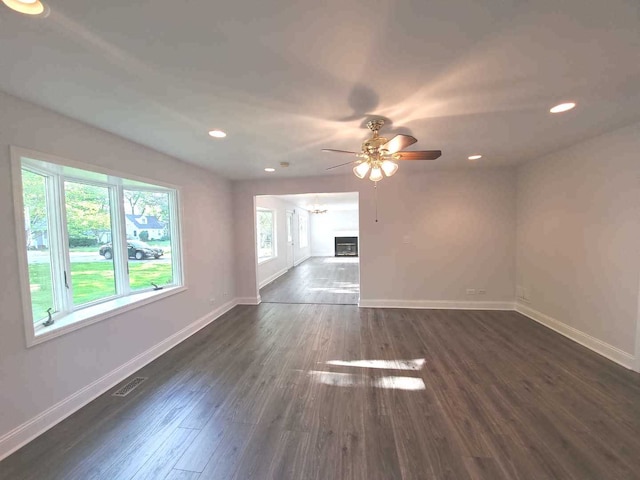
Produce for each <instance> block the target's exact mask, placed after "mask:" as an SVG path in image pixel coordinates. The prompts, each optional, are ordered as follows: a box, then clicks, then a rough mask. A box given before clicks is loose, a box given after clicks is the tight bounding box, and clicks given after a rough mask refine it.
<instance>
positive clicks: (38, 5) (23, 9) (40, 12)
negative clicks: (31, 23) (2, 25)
mask: <svg viewBox="0 0 640 480" xmlns="http://www.w3.org/2000/svg"><path fill="white" fill-rule="evenodd" d="M2 3H4V4H5V5H6V6H7V7H9V8H10V9H11V10H15V11H16V12H20V13H24V14H25V15H34V16H42V17H46V16H47V15H48V14H49V7H47V5H46V4H44V3H43V2H41V1H40V0H2Z"/></svg>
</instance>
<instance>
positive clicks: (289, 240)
mask: <svg viewBox="0 0 640 480" xmlns="http://www.w3.org/2000/svg"><path fill="white" fill-rule="evenodd" d="M293 247H294V243H293V212H292V211H291V210H287V268H292V267H293V262H294V260H295V259H294V257H293Z"/></svg>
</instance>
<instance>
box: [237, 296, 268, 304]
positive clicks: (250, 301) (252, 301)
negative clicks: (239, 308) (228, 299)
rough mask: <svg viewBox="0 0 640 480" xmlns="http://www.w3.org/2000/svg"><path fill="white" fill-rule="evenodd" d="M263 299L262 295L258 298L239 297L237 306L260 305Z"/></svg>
mask: <svg viewBox="0 0 640 480" xmlns="http://www.w3.org/2000/svg"><path fill="white" fill-rule="evenodd" d="M260 302H262V299H261V298H260V295H258V296H257V297H238V298H236V305H260Z"/></svg>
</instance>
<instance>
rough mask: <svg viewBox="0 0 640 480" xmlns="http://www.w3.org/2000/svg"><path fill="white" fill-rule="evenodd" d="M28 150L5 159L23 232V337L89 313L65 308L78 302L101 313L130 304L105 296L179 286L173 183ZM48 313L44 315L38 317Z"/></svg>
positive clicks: (80, 306) (84, 318)
mask: <svg viewBox="0 0 640 480" xmlns="http://www.w3.org/2000/svg"><path fill="white" fill-rule="evenodd" d="M12 154H13V150H12ZM32 155H34V156H37V155H36V154H35V152H29V153H28V156H27V155H23V154H19V157H15V156H14V157H13V160H12V161H13V162H14V165H18V168H17V169H16V170H14V172H16V173H17V172H19V177H18V176H17V177H16V180H17V181H20V182H21V183H22V192H23V194H22V198H16V199H15V201H16V202H17V203H18V205H20V204H21V205H22V206H23V208H21V211H22V215H17V216H16V219H17V225H16V227H17V229H18V231H19V232H20V233H22V232H24V247H23V248H24V250H23V252H22V254H21V256H22V258H23V259H26V265H24V263H21V270H22V271H21V281H22V286H23V291H24V296H25V298H26V299H29V300H28V302H30V304H31V312H30V313H29V312H28V311H27V312H25V322H27V323H28V327H29V328H33V337H30V333H29V329H27V343H28V344H29V342H31V341H35V337H37V336H39V335H41V334H47V333H53V332H54V331H55V330H57V329H58V325H60V324H59V323H58V321H59V320H64V321H65V323H63V324H62V325H63V327H66V326H68V325H69V322H73V321H78V322H83V321H88V320H90V319H91V318H93V317H92V315H93V313H94V311H93V310H89V311H88V312H89V313H88V314H87V315H77V316H76V315H73V316H71V315H70V314H71V313H75V312H77V311H79V310H82V309H84V308H85V307H89V306H92V305H94V304H96V303H100V304H101V305H103V308H100V309H97V310H95V311H96V312H97V311H99V312H100V314H103V313H104V312H106V311H108V310H109V309H119V308H122V307H123V306H125V305H128V304H130V302H119V301H118V302H113V303H110V302H109V300H115V299H120V298H122V297H127V296H130V295H131V296H133V295H134V294H139V293H141V292H143V291H149V290H153V289H155V288H156V286H157V289H160V288H161V287H164V286H170V287H178V286H181V285H182V262H181V258H182V256H181V255H180V247H181V242H180V231H179V223H180V222H179V212H180V209H179V205H178V200H179V199H178V195H179V194H178V191H177V190H175V189H173V188H169V187H165V186H161V185H154V184H150V183H143V182H141V181H138V180H129V179H126V178H121V177H117V176H115V175H111V174H105V173H95V172H92V171H90V170H82V169H80V168H77V167H68V166H65V165H63V164H60V163H49V162H46V161H43V160H38V159H37V158H34V156H32ZM22 229H24V230H22ZM20 236H21V235H20ZM125 245H128V248H127V249H125ZM125 252H126V253H125ZM25 267H26V268H25ZM146 298H147V297H145V299H146ZM136 300H137V299H135V298H133V299H132V301H131V303H133V302H135V301H136ZM25 307H26V305H25ZM48 312H50V313H51V320H52V321H51V322H43V320H48V319H49V313H48Z"/></svg>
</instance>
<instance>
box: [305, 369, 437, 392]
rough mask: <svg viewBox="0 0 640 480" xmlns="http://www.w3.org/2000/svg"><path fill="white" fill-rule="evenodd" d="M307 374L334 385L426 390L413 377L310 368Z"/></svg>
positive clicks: (417, 379)
mask: <svg viewBox="0 0 640 480" xmlns="http://www.w3.org/2000/svg"><path fill="white" fill-rule="evenodd" d="M308 373H309V375H311V376H313V377H314V378H315V380H316V382H318V383H321V384H323V385H332V386H334V387H374V388H384V389H388V390H409V391H416V390H426V388H427V387H426V385H425V384H424V382H423V381H422V379H421V378H414V377H397V376H385V377H377V378H376V377H368V378H367V377H362V376H361V375H354V374H352V373H337V372H325V371H320V370H310V371H309V372H308Z"/></svg>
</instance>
